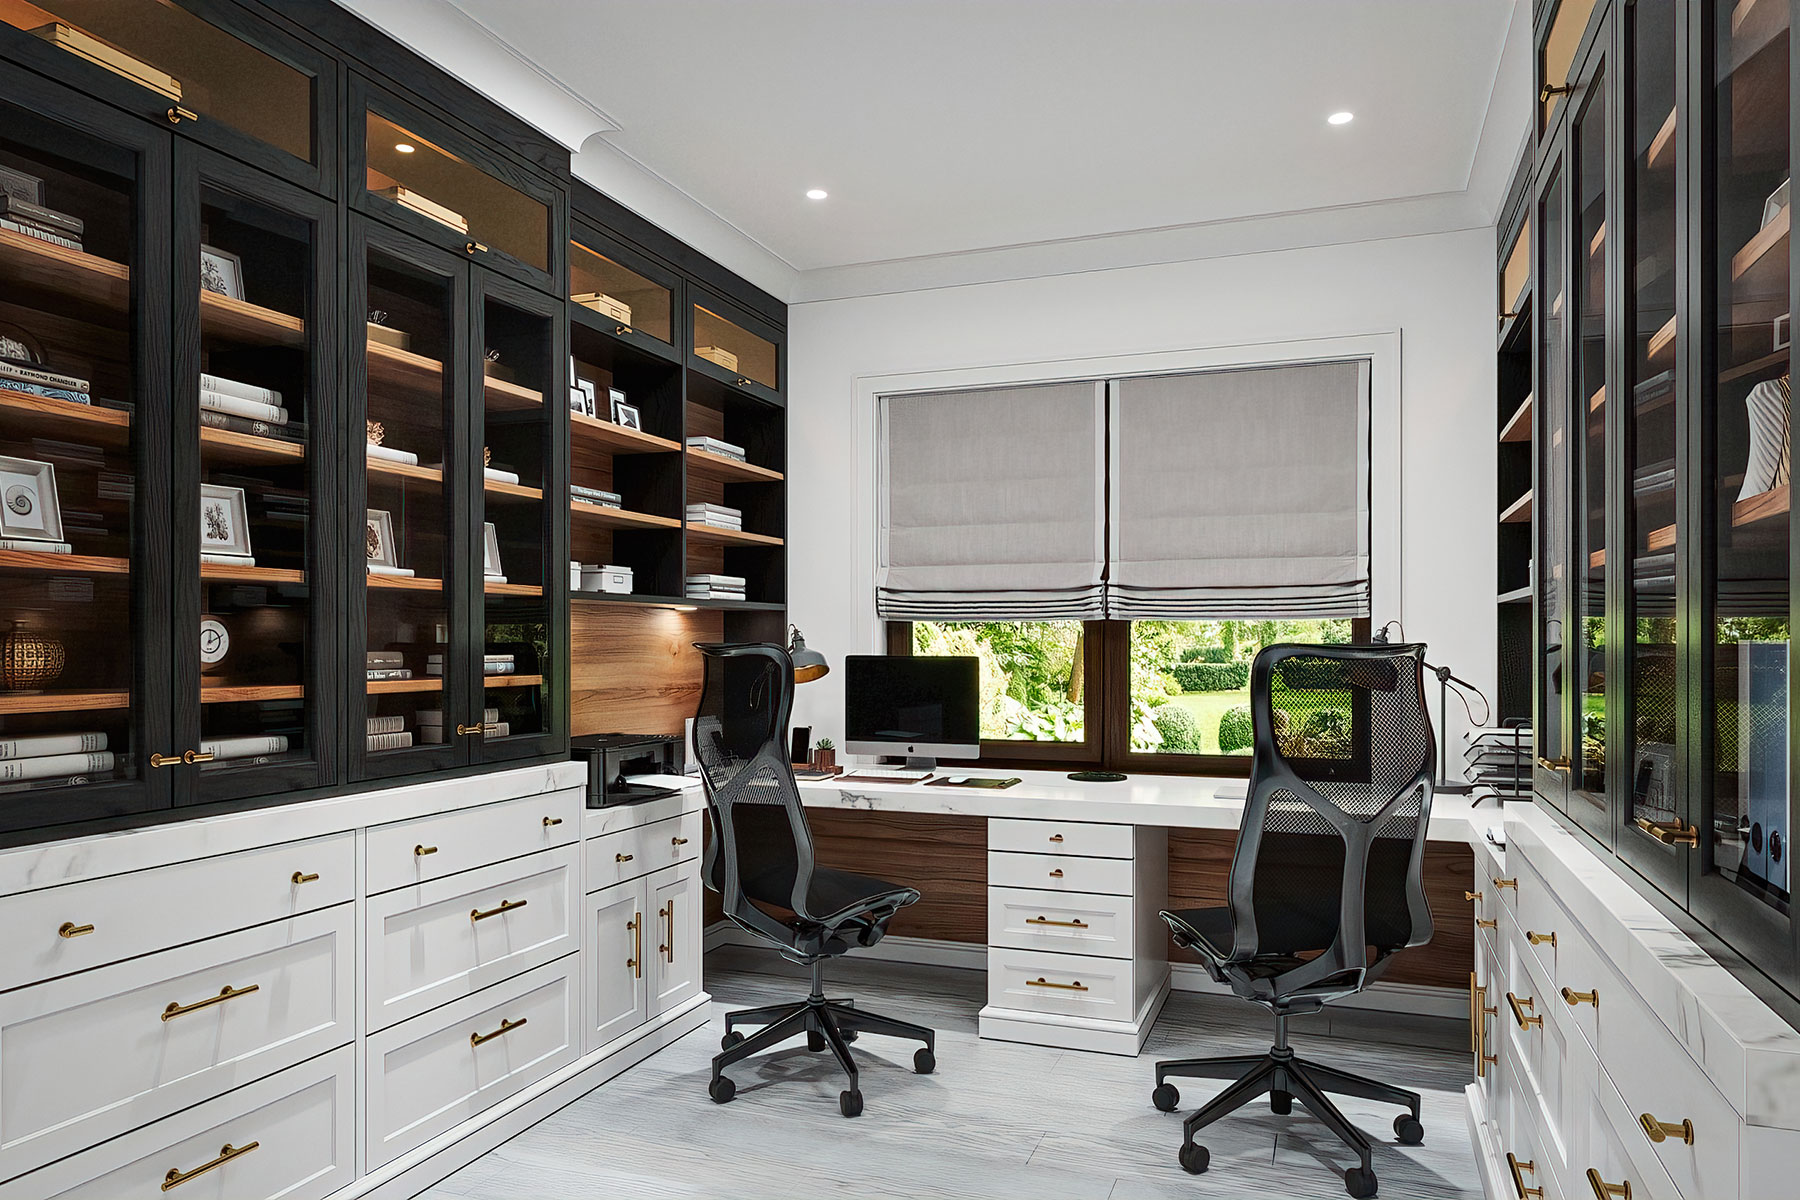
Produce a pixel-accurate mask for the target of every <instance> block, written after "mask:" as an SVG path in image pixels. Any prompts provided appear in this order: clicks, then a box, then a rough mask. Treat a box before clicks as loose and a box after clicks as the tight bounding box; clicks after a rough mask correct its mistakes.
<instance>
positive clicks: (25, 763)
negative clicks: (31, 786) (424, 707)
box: [0, 750, 113, 783]
mask: <svg viewBox="0 0 1800 1200" xmlns="http://www.w3.org/2000/svg"><path fill="white" fill-rule="evenodd" d="M112 769H113V753H112V751H111V750H101V751H98V752H97V753H93V754H46V755H44V756H42V757H40V758H9V759H5V760H4V761H0V783H10V782H12V781H14V780H19V779H54V778H55V777H57V776H59V775H92V774H101V773H105V772H110V771H111V770H112Z"/></svg>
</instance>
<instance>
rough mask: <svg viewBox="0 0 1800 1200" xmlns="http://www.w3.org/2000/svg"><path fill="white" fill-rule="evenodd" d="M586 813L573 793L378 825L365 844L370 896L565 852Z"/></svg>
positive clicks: (578, 792) (487, 805)
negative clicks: (543, 852)
mask: <svg viewBox="0 0 1800 1200" xmlns="http://www.w3.org/2000/svg"><path fill="white" fill-rule="evenodd" d="M581 809H582V793H581V792H580V791H579V790H576V789H571V790H569V791H565V792H554V793H551V794H549V795H545V796H527V797H524V798H523V799H519V800H505V801H502V802H500V803H499V804H484V805H482V806H481V807H480V808H465V809H461V810H459V811H457V812H448V813H440V814H438V815H437V816H434V817H420V818H418V819H416V820H412V821H396V822H395V823H394V824H392V825H377V826H375V827H374V828H372V829H370V830H369V831H368V834H367V842H366V845H367V848H368V864H367V868H366V869H367V872H368V889H369V895H371V896H373V895H376V894H377V893H380V892H385V891H388V890H390V889H392V888H397V887H405V886H407V885H408V884H412V883H423V882H425V881H426V880H428V879H442V878H443V877H444V876H446V875H454V874H456V873H457V872H458V871H467V870H470V869H472V868H474V867H485V866H487V865H488V864H489V863H497V862H504V861H505V860H506V859H509V858H518V857H520V856H522V855H526V854H533V853H535V852H537V851H539V850H549V849H551V848H553V847H556V846H566V845H568V844H569V843H570V842H572V841H574V840H575V839H576V837H577V835H578V834H579V833H580V832H581Z"/></svg>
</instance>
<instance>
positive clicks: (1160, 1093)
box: [1150, 1083, 1181, 1112]
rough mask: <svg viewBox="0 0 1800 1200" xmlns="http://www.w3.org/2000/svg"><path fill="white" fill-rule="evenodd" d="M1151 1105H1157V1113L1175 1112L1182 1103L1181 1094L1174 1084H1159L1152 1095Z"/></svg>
mask: <svg viewBox="0 0 1800 1200" xmlns="http://www.w3.org/2000/svg"><path fill="white" fill-rule="evenodd" d="M1150 1103H1152V1104H1154V1105H1156V1111H1157V1112H1174V1111H1175V1106H1176V1105H1178V1104H1180V1103H1181V1093H1180V1092H1178V1091H1176V1090H1175V1085H1174V1084H1172V1083H1159V1084H1157V1085H1156V1090H1155V1091H1153V1092H1151V1093H1150Z"/></svg>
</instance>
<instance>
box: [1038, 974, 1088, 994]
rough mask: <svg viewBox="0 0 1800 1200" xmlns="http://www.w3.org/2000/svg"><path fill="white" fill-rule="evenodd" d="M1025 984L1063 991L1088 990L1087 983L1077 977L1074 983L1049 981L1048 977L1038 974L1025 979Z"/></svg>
mask: <svg viewBox="0 0 1800 1200" xmlns="http://www.w3.org/2000/svg"><path fill="white" fill-rule="evenodd" d="M1025 986H1026V987H1041V988H1056V989H1057V990H1058V991H1063V992H1085V991H1087V990H1088V988H1087V984H1085V983H1083V982H1081V980H1079V979H1077V980H1076V981H1075V982H1074V983H1051V982H1050V981H1049V980H1048V979H1045V978H1044V977H1043V976H1042V975H1039V976H1038V977H1037V978H1036V979H1027V980H1026V981H1025Z"/></svg>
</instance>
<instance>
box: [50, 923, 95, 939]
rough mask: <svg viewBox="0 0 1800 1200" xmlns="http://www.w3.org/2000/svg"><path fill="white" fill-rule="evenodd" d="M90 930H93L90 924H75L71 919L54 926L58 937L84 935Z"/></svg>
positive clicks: (90, 931)
mask: <svg viewBox="0 0 1800 1200" xmlns="http://www.w3.org/2000/svg"><path fill="white" fill-rule="evenodd" d="M92 932H94V927H93V926H92V925H77V924H76V923H75V922H73V921H64V922H63V923H62V924H61V925H59V926H57V927H56V936H57V937H59V938H77V937H85V936H86V935H88V934H90V933H92Z"/></svg>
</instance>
